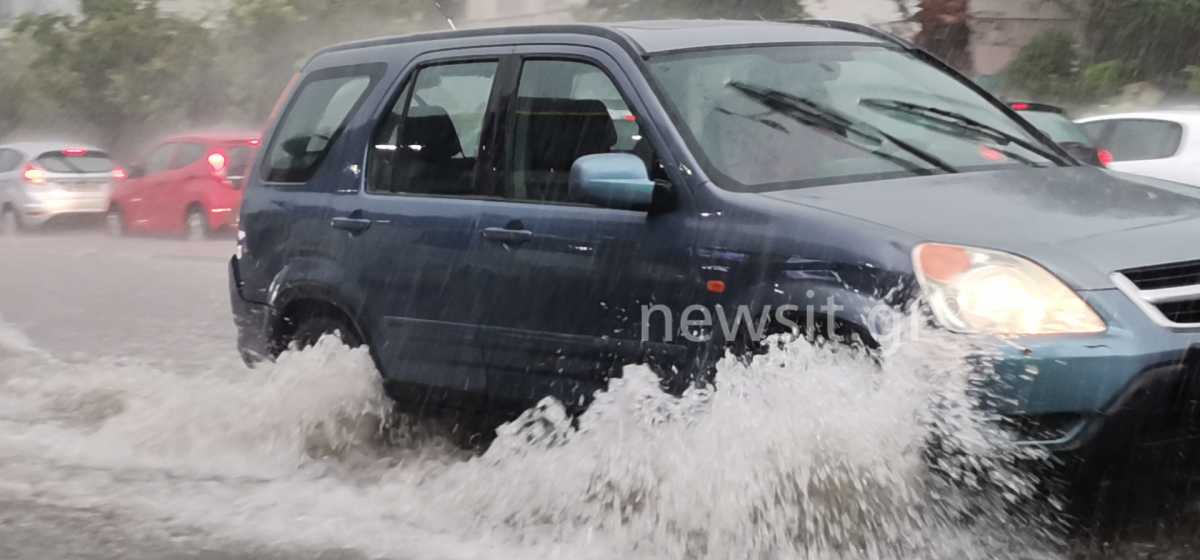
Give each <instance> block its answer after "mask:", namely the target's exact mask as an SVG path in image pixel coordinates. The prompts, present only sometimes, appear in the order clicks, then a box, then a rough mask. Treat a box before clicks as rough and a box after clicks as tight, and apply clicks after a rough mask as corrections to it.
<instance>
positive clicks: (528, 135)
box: [507, 60, 655, 202]
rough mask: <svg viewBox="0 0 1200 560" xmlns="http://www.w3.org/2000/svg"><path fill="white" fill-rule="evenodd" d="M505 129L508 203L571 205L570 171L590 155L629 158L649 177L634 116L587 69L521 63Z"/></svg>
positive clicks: (648, 152) (597, 72) (646, 150)
mask: <svg viewBox="0 0 1200 560" xmlns="http://www.w3.org/2000/svg"><path fill="white" fill-rule="evenodd" d="M510 128H511V130H512V139H511V143H510V148H509V150H508V154H509V158H510V159H509V161H510V168H511V170H512V172H511V174H510V175H511V181H510V185H509V190H508V193H507V194H508V197H509V198H513V199H518V200H530V201H536V202H572V201H570V200H568V188H567V187H568V184H567V180H568V178H569V177H570V174H571V166H572V165H574V163H575V160H577V159H579V158H581V157H583V156H587V155H592V154H605V153H612V152H625V153H631V154H635V155H637V156H638V157H640V158H642V160H643V161H644V162H646V166H647V171H650V172H651V173H652V174H653V167H654V166H653V165H652V164H654V163H655V156H654V153H653V149H652V148H651V147H650V144H649V141H648V140H647V139H646V138H645V137H644V136H643V134H642V130H641V125H640V124H639V123H638V118H637V116H636V115H634V114H633V112H632V111H631V110H630V107H629V104H628V103H627V102H626V100H625V99H624V98H623V97H622V96H621V93H620V91H619V90H618V89H617V86H616V84H614V83H613V81H612V79H611V78H609V77H608V74H606V73H604V71H602V70H601V69H600V68H598V67H596V66H594V65H591V64H587V63H583V62H576V61H567V60H528V61H526V62H525V63H524V64H523V66H522V68H521V81H520V85H519V87H518V90H517V101H516V109H515V111H514V115H513V118H512V126H511V127H510Z"/></svg>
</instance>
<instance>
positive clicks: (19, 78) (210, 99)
mask: <svg viewBox="0 0 1200 560" xmlns="http://www.w3.org/2000/svg"><path fill="white" fill-rule="evenodd" d="M432 8H433V5H432V3H430V2H428V1H426V0H233V1H232V2H231V4H230V7H229V9H228V11H227V13H225V14H222V16H223V17H219V18H216V19H214V20H213V21H208V22H205V21H196V20H192V19H188V18H185V17H181V16H178V15H173V14H171V13H168V12H163V11H161V10H160V9H159V5H158V0H81V2H80V10H79V14H78V15H76V16H68V15H61V14H40V15H29V16H25V17H23V18H20V19H19V20H18V21H17V22H16V24H15V25H14V26H13V28H12V29H11V33H9V34H7V37H0V41H3V42H2V43H0V64H3V66H0V67H3V68H5V72H3V73H0V99H3V100H4V102H3V103H0V136H5V135H7V134H8V133H9V132H11V131H13V130H20V129H25V130H28V129H38V130H43V131H44V130H56V131H59V132H71V133H74V134H77V135H88V136H91V137H92V139H93V140H95V141H98V142H102V143H106V144H108V145H113V144H117V145H122V144H131V143H136V142H137V141H138V140H145V139H147V138H148V137H151V136H157V135H162V134H166V133H170V132H172V131H173V130H175V129H178V128H183V127H192V126H213V125H218V124H226V125H233V126H240V127H245V128H251V127H255V126H259V125H261V124H262V123H263V121H264V120H265V118H266V116H267V112H268V111H269V110H270V108H271V106H272V104H273V103H274V101H275V99H276V98H277V97H278V95H279V92H280V90H281V89H282V88H283V86H284V85H285V84H286V83H287V81H288V79H289V78H290V77H291V75H292V74H293V73H294V72H295V71H296V70H297V69H298V68H299V66H300V65H301V64H303V62H304V61H305V60H306V59H307V57H308V56H310V55H311V54H312V53H313V52H314V51H316V50H317V49H319V48H321V47H324V46H326V45H329V44H332V43H337V42H343V41H346V40H351V39H358V38H363V37H369V36H377V35H385V34H387V35H391V34H398V33H405V32H409V31H413V30H415V29H418V28H420V27H429V26H430V24H433V25H437V26H439V27H440V26H444V25H445V23H444V20H442V19H441V18H440V17H438V18H436V19H432V18H433V16H432V14H431V13H430V12H431V11H432ZM89 131H91V132H94V133H93V134H90V135H89V134H87V133H88V132H89Z"/></svg>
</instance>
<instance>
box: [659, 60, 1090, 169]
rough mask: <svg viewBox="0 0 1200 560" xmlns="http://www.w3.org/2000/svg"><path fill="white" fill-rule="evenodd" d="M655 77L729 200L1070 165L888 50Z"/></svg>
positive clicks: (708, 63)
mask: <svg viewBox="0 0 1200 560" xmlns="http://www.w3.org/2000/svg"><path fill="white" fill-rule="evenodd" d="M650 68H651V73H652V75H653V78H654V79H655V81H656V82H657V86H658V87H657V89H658V91H659V92H660V94H661V95H662V96H663V97H664V98H665V102H666V105H667V106H668V108H669V109H670V111H671V112H672V116H673V118H674V119H675V120H676V122H677V125H678V126H679V128H680V129H682V130H683V131H684V133H685V134H684V136H685V137H686V138H687V140H688V142H689V144H691V146H692V149H693V151H694V152H696V155H697V157H698V158H699V159H700V161H701V163H702V164H703V165H704V166H705V169H706V171H707V172H708V173H709V175H710V176H712V178H713V179H714V180H715V181H717V182H718V184H720V185H721V186H723V187H725V188H729V189H733V190H741V191H765V190H774V189H786V188H797V187H803V186H812V185H823V184H837V183H851V182H856V181H865V180H879V179H889V178H902V177H911V176H917V175H931V174H941V173H959V172H967V171H978V170H987V169H996V168H1006V167H1021V166H1036V167H1042V166H1052V165H1066V164H1069V162H1068V161H1067V160H1066V159H1064V158H1063V157H1062V156H1061V155H1060V154H1059V152H1058V151H1057V148H1055V147H1053V146H1050V145H1047V144H1046V143H1044V142H1042V141H1041V140H1039V139H1037V138H1036V137H1035V136H1034V135H1033V134H1030V133H1029V132H1028V131H1027V129H1026V128H1025V127H1024V126H1022V125H1021V123H1019V122H1017V121H1015V120H1013V119H1012V118H1010V117H1009V116H1008V115H1007V114H1006V113H1005V112H1003V111H1002V110H1001V109H999V108H998V107H997V106H996V105H995V104H993V103H992V102H991V101H990V100H988V99H987V98H985V97H983V96H980V95H978V94H977V93H976V92H975V91H974V90H972V89H971V88H969V87H968V86H966V85H965V84H963V83H962V82H960V81H959V80H958V79H956V78H955V77H953V76H952V75H950V74H948V73H946V72H943V71H942V70H941V69H939V68H937V67H935V66H933V65H930V64H928V63H926V62H924V61H923V60H921V59H920V58H918V57H916V56H915V55H913V54H910V53H908V52H905V51H902V50H899V49H894V48H891V47H885V46H876V45H861V46H853V45H851V46H847V45H794V46H774V47H746V48H735V49H719V50H711V51H699V52H696V51H693V52H687V53H666V54H662V55H657V56H654V57H651V59H650Z"/></svg>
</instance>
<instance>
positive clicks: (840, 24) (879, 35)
mask: <svg viewBox="0 0 1200 560" xmlns="http://www.w3.org/2000/svg"><path fill="white" fill-rule="evenodd" d="M784 21H785V22H786V23H803V24H806V25H816V26H819V27H828V28H829V29H840V30H842V31H853V32H855V33H862V34H863V35H870V36H871V37H874V38H876V39H880V40H882V41H887V42H889V43H892V44H893V45H897V46H900V47H904V48H906V49H912V48H916V46H915V45H913V44H912V43H910V42H908V41H905V40H904V39H901V38H899V37H897V36H895V35H892V34H891V33H888V32H886V31H880V30H878V29H875V28H874V27H871V26H869V25H864V24H861V23H853V22H849V21H841V20H836V19H789V20H784Z"/></svg>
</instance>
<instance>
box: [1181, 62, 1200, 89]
mask: <svg viewBox="0 0 1200 560" xmlns="http://www.w3.org/2000/svg"><path fill="white" fill-rule="evenodd" d="M1183 73H1184V76H1187V78H1188V94H1193V95H1200V66H1188V67H1187V68H1183Z"/></svg>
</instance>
